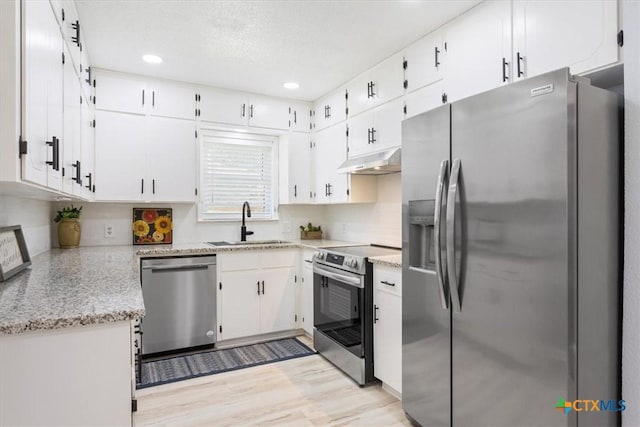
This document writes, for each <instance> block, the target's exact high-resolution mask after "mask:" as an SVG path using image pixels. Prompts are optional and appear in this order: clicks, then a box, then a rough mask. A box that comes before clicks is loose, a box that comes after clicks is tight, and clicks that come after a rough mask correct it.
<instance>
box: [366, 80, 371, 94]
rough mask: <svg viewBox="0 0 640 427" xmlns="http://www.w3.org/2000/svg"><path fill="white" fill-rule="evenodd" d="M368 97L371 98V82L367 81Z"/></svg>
mask: <svg viewBox="0 0 640 427" xmlns="http://www.w3.org/2000/svg"><path fill="white" fill-rule="evenodd" d="M367 98H371V82H367Z"/></svg>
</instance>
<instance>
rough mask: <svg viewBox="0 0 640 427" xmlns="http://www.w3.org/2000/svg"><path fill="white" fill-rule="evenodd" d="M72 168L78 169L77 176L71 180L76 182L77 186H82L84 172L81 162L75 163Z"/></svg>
mask: <svg viewBox="0 0 640 427" xmlns="http://www.w3.org/2000/svg"><path fill="white" fill-rule="evenodd" d="M71 166H72V167H74V168H76V176H75V177H74V178H71V180H72V181H75V182H76V184H79V185H82V177H81V176H82V175H81V174H82V172H81V167H80V160H77V161H76V162H75V163H73V164H72V165H71Z"/></svg>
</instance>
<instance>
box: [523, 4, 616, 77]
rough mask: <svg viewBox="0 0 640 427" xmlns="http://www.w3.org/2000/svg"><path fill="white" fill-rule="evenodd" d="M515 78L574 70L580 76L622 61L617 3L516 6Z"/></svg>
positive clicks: (572, 71)
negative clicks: (564, 68)
mask: <svg viewBox="0 0 640 427" xmlns="http://www.w3.org/2000/svg"><path fill="white" fill-rule="evenodd" d="M513 8H514V9H513V17H514V28H513V33H514V49H513V50H514V57H513V58H514V59H513V60H514V61H517V60H518V56H520V57H521V58H523V59H521V60H520V75H519V76H518V73H517V64H516V67H514V73H513V74H514V78H521V79H523V78H527V77H533V76H536V75H538V74H542V73H545V72H548V71H553V70H556V69H558V68H562V67H570V70H571V73H573V74H579V73H584V72H585V71H590V70H594V69H596V68H599V67H603V66H605V65H609V64H613V63H615V62H616V61H618V45H617V42H616V34H617V32H618V8H617V2H616V1H611V0H594V1H582V2H575V1H566V0H562V1H553V2H539V1H525V0H516V1H514V2H513Z"/></svg>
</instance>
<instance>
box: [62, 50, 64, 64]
mask: <svg viewBox="0 0 640 427" xmlns="http://www.w3.org/2000/svg"><path fill="white" fill-rule="evenodd" d="M62 63H63V64H64V52H62Z"/></svg>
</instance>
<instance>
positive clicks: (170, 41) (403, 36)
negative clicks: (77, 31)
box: [76, 0, 479, 100]
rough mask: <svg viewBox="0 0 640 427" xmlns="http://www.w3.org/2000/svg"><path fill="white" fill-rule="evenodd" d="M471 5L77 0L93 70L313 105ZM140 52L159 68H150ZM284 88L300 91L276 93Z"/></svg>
mask: <svg viewBox="0 0 640 427" xmlns="http://www.w3.org/2000/svg"><path fill="white" fill-rule="evenodd" d="M477 3H479V0H465V1H462V0H455V1H452V0H448V1H447V0H438V1H436V0H429V1H416V0H413V1H383V0H371V1H363V0H362V1H356V0H344V1H334V0H290V1H282V0H263V1H257V0H255V1H247V0H236V1H229V0H216V1H204V0H200V1H192V0H184V1H175V0H164V1H161V0H154V1H152V0H145V1H142V0H129V1H121V0H76V4H77V7H78V14H79V15H80V20H81V22H82V28H83V32H84V36H85V38H86V45H87V46H88V49H89V56H90V59H91V61H92V64H93V66H96V67H99V68H106V69H111V70H118V71H125V72H131V73H138V74H144V75H151V76H156V77H163V78H168V79H174V80H181V81H187V82H194V83H202V84H206V85H211V86H217V87H226V88H232V89H240V90H246V91H249V92H256V93H263V94H267V95H272V96H282V97H288V98H295V99H303V100H315V99H317V98H319V97H320V96H322V95H324V94H326V93H327V92H329V91H330V90H332V89H334V88H336V87H338V86H339V85H341V84H342V83H345V82H346V81H348V80H349V79H351V78H352V77H354V76H356V75H357V74H358V73H360V72H362V71H365V70H367V69H368V68H370V67H372V66H373V65H375V64H377V63H378V62H380V61H381V60H383V59H385V58H387V57H388V56H390V55H391V54H393V53H395V52H398V51H399V50H401V49H402V48H403V47H405V46H406V45H408V44H410V43H411V42H413V41H415V40H417V39H419V38H420V37H421V36H423V35H425V34H427V33H429V32H430V31H432V30H433V29H435V28H437V27H439V26H440V25H442V24H444V23H445V22H447V21H449V20H451V19H452V18H454V17H455V16H457V15H459V14H460V13H462V12H464V11H465V10H467V9H469V8H471V7H472V6H474V5H475V4H477ZM145 53H153V54H156V55H159V56H161V57H162V58H163V59H164V62H163V63H162V64H160V65H150V64H146V63H144V62H143V61H142V59H141V56H142V55H143V54H145ZM286 81H295V82H298V83H299V84H300V88H299V89H297V90H294V91H291V90H287V89H284V88H283V87H282V84H283V83H284V82H286Z"/></svg>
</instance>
